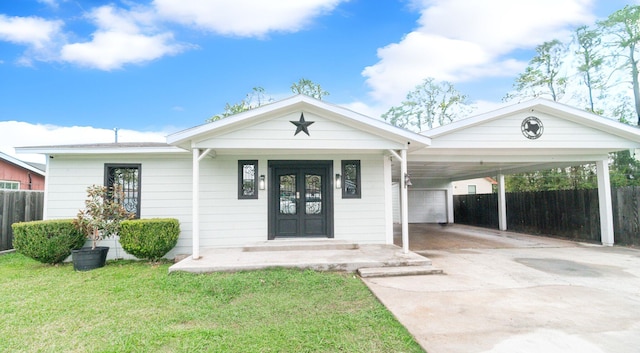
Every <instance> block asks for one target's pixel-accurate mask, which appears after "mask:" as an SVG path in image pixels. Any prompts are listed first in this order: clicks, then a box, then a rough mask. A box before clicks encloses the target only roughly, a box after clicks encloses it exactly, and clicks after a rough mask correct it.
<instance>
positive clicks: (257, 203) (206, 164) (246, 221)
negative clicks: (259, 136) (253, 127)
mask: <svg viewBox="0 0 640 353" xmlns="http://www.w3.org/2000/svg"><path fill="white" fill-rule="evenodd" d="M245 159H257V158H255V156H252V155H243V156H217V157H216V158H207V159H204V160H202V161H201V163H200V222H201V223H200V245H201V246H202V247H221V246H239V245H244V244H247V243H252V242H257V241H264V240H267V190H266V189H265V190H258V199H243V200H239V199H238V160H245ZM267 165H268V162H267V159H264V158H262V159H258V175H267Z"/></svg>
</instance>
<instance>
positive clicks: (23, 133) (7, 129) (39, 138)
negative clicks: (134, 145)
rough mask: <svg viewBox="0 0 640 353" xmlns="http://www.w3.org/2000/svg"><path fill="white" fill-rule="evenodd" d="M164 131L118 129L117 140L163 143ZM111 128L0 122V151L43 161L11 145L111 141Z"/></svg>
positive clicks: (39, 157) (41, 157)
mask: <svg viewBox="0 0 640 353" xmlns="http://www.w3.org/2000/svg"><path fill="white" fill-rule="evenodd" d="M166 135H168V134H167V133H166V132H140V131H135V130H126V129H119V130H118V142H165V141H166V138H165V136H166ZM114 140H115V134H114V131H113V130H111V129H98V128H94V127H90V126H71V127H64V126H55V125H43V124H31V123H26V122H20V121H0V151H2V152H4V153H6V154H9V155H11V156H14V157H16V158H18V159H21V160H26V161H30V162H38V163H44V157H43V156H41V155H28V154H16V153H15V150H14V148H15V147H25V146H49V145H69V144H82V143H108V142H114Z"/></svg>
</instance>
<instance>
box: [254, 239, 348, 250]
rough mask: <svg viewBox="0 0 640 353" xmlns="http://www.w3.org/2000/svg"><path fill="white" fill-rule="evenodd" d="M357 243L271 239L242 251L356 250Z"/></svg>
mask: <svg viewBox="0 0 640 353" xmlns="http://www.w3.org/2000/svg"><path fill="white" fill-rule="evenodd" d="M358 248H359V245H358V244H357V243H351V242H347V241H343V240H331V239H302V240H297V239H296V240H269V241H265V242H259V243H254V244H249V245H246V246H244V247H243V248H242V251H246V252H258V251H311V250H356V249H358Z"/></svg>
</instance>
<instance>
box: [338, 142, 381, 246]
mask: <svg viewBox="0 0 640 353" xmlns="http://www.w3.org/2000/svg"><path fill="white" fill-rule="evenodd" d="M341 159H359V160H360V168H361V176H362V192H361V196H362V198H360V199H343V198H342V190H340V189H335V188H334V199H333V200H334V206H335V207H334V236H335V239H343V240H349V241H353V242H357V243H363V244H365V243H378V244H384V243H385V242H386V204H385V184H384V174H385V173H384V169H383V168H384V157H383V154H382V153H380V154H368V155H348V156H345V157H344V158H340V159H335V160H334V164H333V171H334V174H335V173H340V168H341Z"/></svg>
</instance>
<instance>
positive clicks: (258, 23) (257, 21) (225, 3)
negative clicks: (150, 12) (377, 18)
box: [153, 0, 344, 37]
mask: <svg viewBox="0 0 640 353" xmlns="http://www.w3.org/2000/svg"><path fill="white" fill-rule="evenodd" d="M341 1H344V0H306V1H300V0H278V1H255V0H218V1H201V0H155V1H154V2H153V6H155V8H156V9H157V11H158V13H159V14H160V16H162V17H164V18H166V19H167V20H169V21H175V22H178V23H181V24H184V25H187V26H195V27H198V28H202V29H205V30H208V31H211V32H215V33H219V34H224V35H235V36H242V37H253V36H256V37H260V36H263V35H265V34H267V33H269V32H274V31H276V32H277V31H281V32H295V31H298V30H300V29H302V28H303V27H304V26H305V25H307V24H308V22H309V21H310V20H312V19H313V18H314V17H316V16H319V15H322V14H324V13H327V12H330V11H332V10H333V9H334V8H335V7H336V6H337V5H338V4H339V3H340V2H341Z"/></svg>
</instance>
